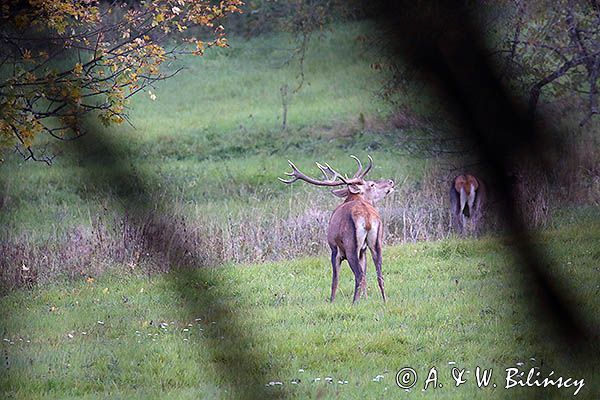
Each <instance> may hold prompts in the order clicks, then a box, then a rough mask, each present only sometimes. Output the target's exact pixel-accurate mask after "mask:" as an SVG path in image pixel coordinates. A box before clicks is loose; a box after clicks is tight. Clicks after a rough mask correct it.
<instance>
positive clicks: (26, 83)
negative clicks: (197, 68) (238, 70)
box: [0, 0, 242, 163]
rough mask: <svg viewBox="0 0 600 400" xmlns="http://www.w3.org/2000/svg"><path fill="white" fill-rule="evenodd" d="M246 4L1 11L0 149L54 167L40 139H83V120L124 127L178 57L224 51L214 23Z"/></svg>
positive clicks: (69, 4)
mask: <svg viewBox="0 0 600 400" xmlns="http://www.w3.org/2000/svg"><path fill="white" fill-rule="evenodd" d="M241 6H242V1H240V0H221V1H219V2H214V1H205V0H200V1H197V0H148V1H145V2H140V3H126V2H121V1H112V2H109V3H105V2H99V1H98V0H53V1H45V0H9V1H5V2H2V5H1V6H0V23H1V25H0V26H1V28H0V148H4V149H6V148H14V149H16V150H17V151H18V152H20V153H21V154H22V155H23V156H24V157H25V158H26V159H34V160H35V159H41V160H43V161H46V162H48V163H49V162H50V161H51V159H50V158H49V157H48V156H45V155H42V156H40V155H39V154H37V152H36V151H34V149H33V147H32V146H33V145H34V141H35V139H36V137H38V136H39V135H41V134H48V135H50V136H52V137H54V138H56V139H59V140H71V139H74V138H77V137H79V136H81V135H83V134H84V133H85V132H81V131H80V128H79V125H80V124H79V120H80V119H81V118H82V117H83V116H84V115H85V114H88V113H92V112H93V113H95V114H96V115H97V116H98V118H100V120H101V121H102V122H103V123H104V124H111V123H121V122H123V121H124V120H126V119H127V113H126V110H127V103H128V100H129V99H130V97H131V96H133V95H134V94H135V93H137V92H139V91H141V90H144V89H145V88H147V87H148V86H151V85H152V84H153V83H154V82H156V81H158V80H162V79H165V78H168V77H169V76H172V75H173V74H174V73H176V72H177V71H175V72H171V73H170V74H165V73H164V72H162V71H161V65H163V64H165V63H166V62H168V61H169V60H172V59H173V58H174V57H176V56H177V55H179V54H184V53H191V54H195V55H202V54H203V52H204V51H205V49H207V48H209V47H212V46H218V47H224V46H227V41H226V37H225V34H224V28H223V26H222V25H220V24H219V21H220V20H221V19H222V18H223V17H225V16H227V15H229V14H232V13H237V12H240V7H241Z"/></svg>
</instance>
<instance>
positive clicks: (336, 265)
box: [330, 246, 342, 303]
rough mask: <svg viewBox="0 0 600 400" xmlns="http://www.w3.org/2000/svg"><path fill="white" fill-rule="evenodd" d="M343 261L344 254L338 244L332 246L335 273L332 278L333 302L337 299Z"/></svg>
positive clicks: (332, 261)
mask: <svg viewBox="0 0 600 400" xmlns="http://www.w3.org/2000/svg"><path fill="white" fill-rule="evenodd" d="M341 263H342V256H341V254H340V251H339V249H338V248H337V246H332V247H331V266H332V268H333V275H332V278H331V297H330V301H331V302H332V303H333V301H334V300H335V293H336V292H337V288H338V282H339V274H340V265H341Z"/></svg>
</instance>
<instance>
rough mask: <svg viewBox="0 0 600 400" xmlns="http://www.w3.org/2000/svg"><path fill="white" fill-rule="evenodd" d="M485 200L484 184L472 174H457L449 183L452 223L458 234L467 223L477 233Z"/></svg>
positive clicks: (463, 230) (462, 231) (463, 229)
mask: <svg viewBox="0 0 600 400" xmlns="http://www.w3.org/2000/svg"><path fill="white" fill-rule="evenodd" d="M485 200H486V191H485V185H484V184H483V182H482V181H481V179H478V178H476V177H474V176H473V175H468V174H465V175H458V176H457V177H456V178H454V179H453V180H452V184H451V185H450V205H451V209H450V211H451V212H452V223H453V225H454V227H455V228H456V229H457V230H458V232H459V233H460V234H462V233H464V232H465V228H466V227H467V225H468V223H469V222H470V223H471V225H472V226H471V228H472V229H473V230H474V231H475V232H476V233H477V232H479V230H480V229H481V224H482V219H483V213H484V211H485V210H484V207H485Z"/></svg>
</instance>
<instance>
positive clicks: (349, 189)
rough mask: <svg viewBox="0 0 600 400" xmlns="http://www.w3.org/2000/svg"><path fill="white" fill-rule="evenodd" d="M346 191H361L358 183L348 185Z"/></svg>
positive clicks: (353, 192) (357, 192)
mask: <svg viewBox="0 0 600 400" xmlns="http://www.w3.org/2000/svg"><path fill="white" fill-rule="evenodd" d="M348 191H349V192H350V193H352V194H359V193H361V192H362V190H361V188H360V187H359V186H358V185H348Z"/></svg>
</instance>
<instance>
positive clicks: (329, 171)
mask: <svg viewBox="0 0 600 400" xmlns="http://www.w3.org/2000/svg"><path fill="white" fill-rule="evenodd" d="M350 157H352V158H354V159H355V160H356V162H358V171H356V173H355V174H354V176H353V177H352V179H348V178H347V177H345V176H343V175H342V174H340V173H339V172H337V171H336V170H335V169H333V168H331V166H330V165H329V164H327V163H325V165H322V164H319V163H316V164H317V167H318V168H319V169H320V170H321V172H322V173H323V177H324V178H325V179H324V180H318V179H315V178H311V177H309V176H307V175H305V174H304V173H302V172H300V170H299V169H298V168H297V167H296V166H295V165H294V163H293V162H291V161H289V160H288V163H289V164H290V167H292V172H286V173H285V174H286V175H288V176H291V177H292V179H287V180H286V179H282V178H277V179H279V180H280V181H281V182H283V183H287V184H290V183H293V182H296V181H297V180H298V179H300V180H303V181H305V182H308V183H310V184H313V185H317V186H340V185H352V184H355V183H360V182H361V181H362V180H363V178H364V176H365V175H366V174H367V173H368V172H369V171H370V170H371V167H372V166H373V159H372V158H371V156H369V165H368V167H367V169H366V170H364V171H363V167H362V164H361V162H360V160H359V159H358V158H357V157H355V156H353V155H351V156H350Z"/></svg>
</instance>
